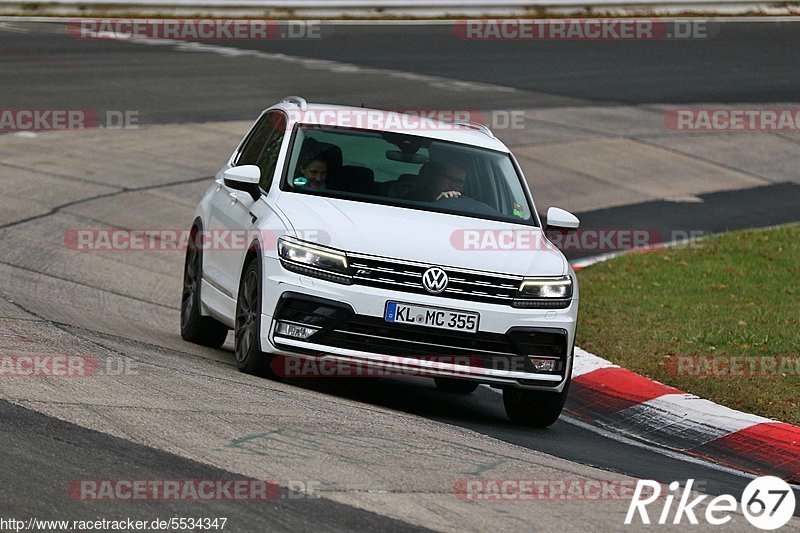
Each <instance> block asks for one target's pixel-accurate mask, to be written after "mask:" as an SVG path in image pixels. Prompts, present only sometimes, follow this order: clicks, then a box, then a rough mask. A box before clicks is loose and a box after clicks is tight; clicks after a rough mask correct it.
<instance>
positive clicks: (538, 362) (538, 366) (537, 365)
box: [528, 357, 561, 372]
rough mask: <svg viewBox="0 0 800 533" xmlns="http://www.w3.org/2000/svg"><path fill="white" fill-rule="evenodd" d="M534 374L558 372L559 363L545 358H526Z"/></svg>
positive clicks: (556, 360)
mask: <svg viewBox="0 0 800 533" xmlns="http://www.w3.org/2000/svg"><path fill="white" fill-rule="evenodd" d="M528 359H529V360H530V362H531V365H532V366H533V369H534V370H535V371H536V372H558V371H559V370H560V369H561V368H560V367H561V364H560V363H561V361H559V360H558V359H549V358H545V357H528Z"/></svg>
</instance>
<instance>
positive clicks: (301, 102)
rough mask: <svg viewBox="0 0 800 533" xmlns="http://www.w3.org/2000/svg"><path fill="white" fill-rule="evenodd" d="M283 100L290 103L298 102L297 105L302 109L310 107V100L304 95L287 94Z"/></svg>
mask: <svg viewBox="0 0 800 533" xmlns="http://www.w3.org/2000/svg"><path fill="white" fill-rule="evenodd" d="M281 102H289V103H290V104H297V107H299V108H300V111H305V110H306V107H308V102H306V99H305V98H303V97H302V96H286V97H284V98H283V100H281Z"/></svg>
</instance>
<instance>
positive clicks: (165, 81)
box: [0, 23, 800, 531]
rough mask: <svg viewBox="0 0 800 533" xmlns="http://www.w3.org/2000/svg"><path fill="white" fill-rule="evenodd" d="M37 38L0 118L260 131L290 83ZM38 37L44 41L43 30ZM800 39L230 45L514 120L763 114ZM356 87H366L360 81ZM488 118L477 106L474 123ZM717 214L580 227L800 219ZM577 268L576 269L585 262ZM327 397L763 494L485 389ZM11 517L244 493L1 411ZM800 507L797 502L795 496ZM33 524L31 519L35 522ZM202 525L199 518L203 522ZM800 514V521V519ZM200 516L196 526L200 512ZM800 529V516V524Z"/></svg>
mask: <svg viewBox="0 0 800 533" xmlns="http://www.w3.org/2000/svg"><path fill="white" fill-rule="evenodd" d="M19 25H23V26H24V27H27V28H31V31H30V32H29V33H13V32H12V33H2V34H1V35H2V41H0V69H2V72H3V74H2V78H3V81H2V85H1V86H0V102H1V103H0V107H2V108H11V109H14V108H17V109H18V108H48V109H61V108H63V109H84V108H92V109H137V110H140V116H141V121H142V123H148V124H151V123H171V122H201V121H212V120H240V119H249V118H253V117H254V115H255V114H256V113H257V112H258V110H260V109H262V108H263V107H265V106H266V105H268V104H270V103H271V102H272V101H274V100H275V99H276V98H278V97H280V96H283V94H278V93H276V92H274V91H272V90H271V89H269V88H268V86H269V82H270V80H272V79H273V78H275V77H277V78H280V76H281V74H280V73H279V72H269V71H266V70H254V71H241V70H237V69H235V68H234V67H233V66H231V64H230V62H227V61H226V58H225V57H224V56H222V55H213V54H196V55H193V54H190V53H180V54H179V53H175V52H174V51H172V50H170V49H168V48H165V47H150V46H140V45H131V44H130V43H125V42H116V41H102V42H96V41H91V42H90V41H81V40H77V39H73V38H71V37H69V36H68V35H67V34H66V32H63V31H60V30H61V29H62V28H63V26H62V25H59V24H47V25H36V26H34V25H27V26H26V25H24V24H23V23H19ZM40 28H44V29H43V30H40ZM798 42H800V25H799V24H782V23H771V24H764V23H730V24H724V25H722V26H721V27H720V28H719V33H718V35H717V36H716V37H715V38H713V39H708V40H693V41H676V42H664V41H659V42H527V41H505V42H481V43H475V42H464V41H461V40H459V39H457V38H455V36H454V35H453V31H452V28H451V27H450V26H388V27H381V26H374V25H373V26H360V25H359V26H336V27H335V28H334V31H333V32H332V33H331V34H330V35H329V36H327V38H325V39H322V40H319V41H313V40H305V41H291V42H289V41H279V40H276V41H269V42H260V41H232V42H229V43H224V45H226V46H235V47H238V48H248V49H258V50H262V51H266V52H271V53H285V54H291V55H293V56H301V57H307V58H319V59H330V60H336V61H342V62H346V63H351V64H356V65H360V66H364V67H373V68H385V69H397V70H402V71H406V72H413V73H418V74H426V75H435V76H442V77H447V78H452V79H458V80H464V81H475V82H482V83H491V84H496V85H502V86H508V87H515V88H519V89H524V91H522V92H519V93H512V94H510V95H509V97H508V106H507V107H508V108H514V107H522V106H524V107H537V106H551V105H560V104H563V102H565V101H571V105H581V102H583V103H584V104H587V105H588V104H591V105H619V104H638V105H646V104H666V103H688V102H709V101H713V102H735V103H754V104H756V103H762V102H780V101H786V102H789V101H792V100H796V99H797V96H798V94H800V54H796V53H786V51H787V50H795V49H796V48H797V43H798ZM319 76H320V77H319V83H318V84H317V85H316V86H310V87H307V88H304V90H303V91H302V92H303V95H304V96H306V97H307V98H309V99H315V100H324V101H332V102H336V103H345V104H356V105H358V104H361V103H364V104H366V105H367V106H375V107H394V108H403V107H409V108H412V107H419V106H427V107H431V108H434V107H437V106H438V107H443V108H446V107H447V106H448V104H447V103H446V102H431V101H427V100H426V99H425V95H413V94H403V93H402V92H399V93H398V94H399V95H400V96H398V94H395V95H381V94H376V95H374V96H373V101H366V102H361V101H354V100H352V98H353V97H352V96H351V95H350V94H349V93H348V92H347V91H343V92H340V93H333V94H332V93H331V92H330V90H329V89H328V88H326V85H325V73H324V72H320V74H319ZM353 84H354V86H355V85H357V84H358V79H357V76H356V77H354V80H353ZM482 105H483V103H482V102H480V101H476V102H475V103H474V106H475V108H482ZM799 152H800V150H799ZM701 197H702V198H703V200H704V202H703V203H675V202H666V201H661V202H650V203H647V204H637V205H631V206H624V207H617V208H610V209H603V210H598V211H591V212H586V213H581V214H580V215H581V219H582V222H583V227H590V228H591V227H598V228H599V227H602V228H611V227H631V221H635V226H636V227H646V228H655V229H658V230H659V231H660V232H661V233H662V234H663V235H667V234H670V233H671V232H673V231H683V230H692V231H707V232H718V231H724V230H728V229H735V228H747V227H755V226H765V225H771V224H778V223H784V222H790V221H796V220H799V219H800V188H799V187H798V186H797V185H790V184H776V185H771V186H766V187H760V188H758V189H750V190H742V191H733V192H724V193H714V194H709V195H701ZM576 257H578V256H572V258H576ZM297 386H300V387H308V388H311V389H314V390H318V391H323V392H326V393H329V394H333V395H337V396H341V397H346V398H352V399H357V400H358V401H360V402H366V403H372V404H375V405H381V406H384V407H388V408H392V409H397V410H400V411H404V412H408V413H413V414H415V415H418V416H422V417H426V418H430V419H432V420H437V421H441V422H445V423H448V424H453V425H457V426H462V427H465V428H469V429H472V430H474V431H477V432H480V433H483V434H486V435H490V436H492V437H495V438H498V439H502V440H504V441H507V442H511V443H514V444H517V445H520V446H524V447H527V448H532V449H535V450H539V451H541V452H544V453H548V454H552V455H555V456H558V457H562V458H565V459H568V460H571V461H575V462H579V463H583V464H590V465H593V466H597V467H600V468H603V469H606V470H609V471H613V472H619V473H622V474H627V475H632V476H636V477H641V478H650V479H656V480H660V481H666V482H668V481H671V480H674V479H687V478H694V479H697V480H702V481H703V482H704V486H705V490H706V491H707V492H709V493H711V494H721V493H732V494H734V495H737V496H739V495H740V494H741V490H742V489H743V488H744V486H745V485H746V484H747V482H748V481H749V480H748V479H747V478H744V477H741V476H738V475H735V474H733V473H728V472H725V471H721V470H717V469H712V468H708V467H707V466H705V465H704V464H700V463H695V462H687V461H684V460H681V459H676V458H671V457H667V456H665V455H663V454H661V453H659V452H658V451H657V450H653V449H650V448H648V447H646V446H635V445H632V444H625V443H622V442H619V441H617V440H613V439H611V438H607V437H604V436H602V435H599V434H597V433H595V432H592V431H590V430H588V429H585V428H583V427H581V426H578V425H574V424H570V423H569V422H568V421H564V420H561V421H559V422H557V423H556V424H555V425H553V426H552V427H551V428H548V429H546V430H538V431H532V430H529V429H521V428H518V427H516V426H514V425H512V424H511V423H509V422H507V421H506V420H505V417H504V415H503V413H502V407H501V404H500V403H498V402H497V401H492V402H489V401H486V400H487V398H488V395H495V394H496V393H495V392H494V391H491V390H489V389H488V388H484V387H481V388H480V389H479V390H478V391H477V392H476V393H475V394H473V395H472V396H470V397H467V398H465V397H462V396H458V397H457V396H450V395H446V394H442V393H440V392H437V391H436V390H435V389H434V387H433V384H432V383H430V382H428V381H423V380H413V379H411V378H408V379H405V378H395V379H389V378H385V379H375V380H360V381H358V382H355V383H350V382H341V381H338V380H337V382H336V383H330V382H325V383H315V382H311V383H306V382H302V383H301V382H298V383H297ZM0 437H1V438H2V446H0V462H1V463H2V465H3V467H2V468H1V469H0V471H2V474H0V501H1V502H2V503H0V515H6V516H15V515H16V517H17V518H23V517H24V516H20V515H31V516H34V515H35V516H37V517H39V518H46V517H48V516H53V517H60V518H64V517H69V518H70V519H82V518H83V517H86V518H87V519H89V518H91V517H97V518H100V517H103V518H112V517H113V516H112V515H114V514H116V513H117V508H115V507H110V506H109V505H108V504H104V505H102V506H94V505H93V504H92V503H91V502H88V503H87V502H80V501H76V500H72V499H70V498H68V497H67V495H66V494H64V491H63V487H64V485H65V483H66V481H68V480H70V479H79V478H85V477H87V475H89V474H91V475H92V476H93V477H96V478H114V477H115V476H118V477H131V473H132V472H135V473H137V475H138V476H139V477H140V478H142V479H148V478H166V479H169V478H175V479H179V478H183V479H187V478H204V479H205V478H207V479H221V478H231V477H236V476H235V475H234V474H230V473H227V472H224V471H221V470H218V469H215V468H213V467H211V466H206V465H202V464H199V463H195V462H192V461H189V460H186V459H182V458H180V457H178V456H175V455H171V454H168V453H166V452H162V451H158V450H153V449H150V448H146V447H143V446H139V445H136V444H133V443H131V442H128V441H125V440H122V439H118V438H115V437H111V436H108V435H104V434H100V433H96V432H92V431H89V430H86V429H83V428H79V427H77V426H74V425H72V424H69V423H66V422H63V421H60V420H57V419H54V418H50V417H47V416H44V415H41V414H38V413H35V412H33V411H30V410H27V409H24V408H22V407H18V406H14V405H12V404H9V403H7V402H4V401H0ZM796 492H797V491H796ZM798 498H800V493H798ZM23 509H24V511H22V510H23ZM119 509H121V510H120V511H119V512H118V514H119V516H121V517H122V516H124V517H141V518H142V519H153V518H169V516H168V515H170V514H171V513H172V514H174V515H175V516H186V515H187V514H190V515H196V514H202V515H203V516H227V517H229V518H230V520H231V524H232V525H237V526H238V527H236V528H235V529H233V530H234V531H238V530H248V531H260V530H292V531H304V530H307V531H327V530H330V531H339V530H342V531H345V530H354V529H358V530H364V531H380V530H382V531H390V530H391V531H395V530H412V529H413V527H412V526H409V525H407V524H404V523H402V522H398V521H394V520H391V519H389V518H385V517H381V516H378V515H374V514H372V513H368V512H365V511H360V510H357V509H355V508H351V507H347V506H344V505H341V504H337V503H333V502H331V501H328V500H324V499H312V500H293V499H289V498H281V499H278V500H276V501H274V502H270V504H269V505H262V504H259V503H235V504H231V503H226V502H212V503H207V504H205V503H204V504H191V506H190V504H187V503H185V502H184V503H180V502H177V503H169V502H167V503H165V502H137V503H130V502H129V503H126V504H125V505H124V506H120V507H119ZM200 509H202V512H201V513H198V512H197V511H198V510H200ZM798 509H800V508H798ZM189 511H191V513H189ZM798 514H800V511H798Z"/></svg>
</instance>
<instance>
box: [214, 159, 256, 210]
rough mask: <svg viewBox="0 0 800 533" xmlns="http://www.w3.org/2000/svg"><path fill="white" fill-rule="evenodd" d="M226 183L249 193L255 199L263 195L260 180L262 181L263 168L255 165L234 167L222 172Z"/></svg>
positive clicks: (232, 187)
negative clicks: (259, 185) (259, 184)
mask: <svg viewBox="0 0 800 533" xmlns="http://www.w3.org/2000/svg"><path fill="white" fill-rule="evenodd" d="M222 179H224V180H225V185H227V186H228V187H230V188H231V189H236V190H237V191H244V192H246V193H249V194H250V196H251V197H252V198H253V201H256V200H258V198H259V197H260V196H261V189H260V188H259V187H258V182H259V181H261V169H260V168H258V167H257V166H255V165H242V166H240V167H232V168H229V169H228V170H226V171H225V172H223V173H222Z"/></svg>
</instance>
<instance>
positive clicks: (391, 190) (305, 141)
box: [281, 125, 536, 225]
mask: <svg viewBox="0 0 800 533" xmlns="http://www.w3.org/2000/svg"><path fill="white" fill-rule="evenodd" d="M281 188H282V189H283V190H290V191H292V192H298V193H305V194H317V195H322V196H328V197H335V198H344V199H348V200H356V201H363V202H372V203H380V204H385V205H393V206H400V207H409V208H413V209H422V210H425V211H437V212H443V213H452V214H458V215H465V216H470V217H477V218H486V219H491V220H501V221H506V222H515V223H521V224H528V225H536V219H535V218H534V217H533V215H532V210H531V204H530V202H529V201H528V198H527V197H526V195H525V191H524V189H523V187H522V182H521V177H520V175H519V174H518V172H517V170H516V168H515V166H514V163H513V161H512V159H511V156H510V155H509V154H508V153H503V152H497V151H494V150H488V149H484V148H478V147H475V146H469V145H465V144H459V143H452V142H447V141H440V140H436V139H430V138H426V137H419V136H414V135H406V134H401V133H395V132H379V131H369V130H356V129H349V128H340V127H326V126H318V125H300V126H298V127H297V128H296V131H295V138H294V140H293V143H292V152H291V154H290V157H289V159H288V163H287V172H286V175H285V177H284V180H283V183H282V187H281Z"/></svg>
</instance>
